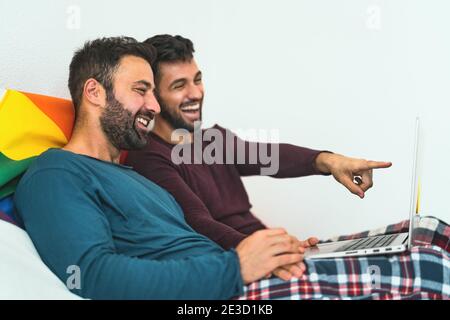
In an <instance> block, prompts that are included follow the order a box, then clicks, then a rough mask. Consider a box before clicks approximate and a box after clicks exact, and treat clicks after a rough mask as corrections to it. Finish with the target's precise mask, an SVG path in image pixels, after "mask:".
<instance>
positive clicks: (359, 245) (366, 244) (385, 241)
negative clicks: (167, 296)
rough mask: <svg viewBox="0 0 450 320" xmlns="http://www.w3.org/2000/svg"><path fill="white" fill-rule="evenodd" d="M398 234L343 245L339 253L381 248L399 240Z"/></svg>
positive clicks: (363, 239)
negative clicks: (396, 239)
mask: <svg viewBox="0 0 450 320" xmlns="http://www.w3.org/2000/svg"><path fill="white" fill-rule="evenodd" d="M397 236H398V234H391V235H385V236H378V237H370V238H362V239H359V240H357V241H354V242H350V243H349V244H346V245H343V246H342V247H340V248H339V249H338V251H347V250H361V249H367V248H379V247H385V246H388V245H390V244H391V243H392V242H394V240H395V238H397Z"/></svg>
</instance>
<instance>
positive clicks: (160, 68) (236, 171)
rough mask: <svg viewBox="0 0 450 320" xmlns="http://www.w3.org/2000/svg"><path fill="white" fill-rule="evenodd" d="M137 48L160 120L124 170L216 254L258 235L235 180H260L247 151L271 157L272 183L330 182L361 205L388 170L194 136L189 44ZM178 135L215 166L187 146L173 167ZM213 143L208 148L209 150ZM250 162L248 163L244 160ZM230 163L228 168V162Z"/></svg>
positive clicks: (198, 79)
mask: <svg viewBox="0 0 450 320" xmlns="http://www.w3.org/2000/svg"><path fill="white" fill-rule="evenodd" d="M145 42H146V43H148V44H151V45H153V46H154V47H155V48H156V51H157V58H156V59H155V61H154V63H153V64H152V69H153V72H154V75H155V85H156V90H155V95H156V97H157V99H158V102H159V104H160V106H161V113H160V114H159V115H157V116H156V117H155V124H154V128H153V131H152V132H151V133H150V134H149V137H148V143H147V145H146V147H145V148H143V149H141V150H133V151H130V152H129V153H128V156H127V159H126V164H127V165H130V166H132V167H133V168H134V169H135V170H136V171H137V172H139V173H140V174H142V175H143V176H145V177H147V178H148V179H150V180H152V181H153V182H155V183H157V184H158V185H160V186H161V187H163V188H165V189H166V190H167V191H169V192H170V193H171V194H172V195H173V196H174V198H175V199H176V201H177V202H178V203H179V205H180V206H181V208H182V209H183V212H184V215H185V218H186V221H187V222H188V223H189V224H190V225H191V226H192V227H193V229H195V230H196V231H197V232H199V233H201V234H203V235H205V236H207V237H209V238H210V239H212V240H213V241H215V242H216V243H218V244H219V245H221V246H222V247H223V248H225V249H229V248H235V247H237V246H238V244H239V243H240V242H241V241H242V240H243V239H244V238H246V237H247V236H248V235H250V234H252V233H253V232H255V231H257V230H261V229H265V228H266V226H265V225H264V224H263V223H262V222H261V221H260V220H259V219H258V218H257V217H255V216H254V215H253V214H252V213H251V212H250V208H251V204H250V202H249V198H248V195H247V192H246V190H245V188H244V185H243V183H242V180H241V177H242V176H251V175H261V174H262V173H263V172H264V169H267V161H265V162H264V161H263V159H261V155H260V152H256V153H255V152H253V154H252V152H251V151H255V150H262V149H263V150H267V151H268V154H270V155H271V158H274V157H273V156H275V159H272V160H275V161H276V169H277V170H275V171H273V172H270V173H268V174H267V173H266V175H270V176H272V177H274V178H290V177H302V176H308V175H333V176H334V178H335V179H336V180H337V181H338V182H340V183H341V184H343V185H344V186H345V187H346V188H347V189H349V191H350V192H352V193H354V194H356V195H358V196H359V197H361V198H363V197H364V192H365V191H367V190H368V189H369V188H370V187H372V169H375V168H387V167H390V166H391V163H389V162H376V161H367V160H362V159H353V158H348V157H345V156H342V155H338V154H333V153H330V152H323V151H317V150H312V149H307V148H303V147H298V146H294V145H291V144H283V143H281V144H265V143H254V142H248V141H243V140H241V139H240V138H239V137H237V136H236V135H235V134H233V133H232V132H231V131H229V130H227V129H225V128H222V127H220V126H218V125H216V126H214V127H213V128H211V129H206V130H202V131H200V128H199V126H200V121H201V118H202V104H203V96H204V88H203V83H202V73H201V71H200V70H199V68H198V67H197V64H196V62H195V59H194V58H193V52H194V48H193V44H192V42H191V41H190V40H188V39H186V38H183V37H181V36H170V35H158V36H154V37H152V38H149V39H147V40H146V41H145ZM175 130H177V131H175ZM180 131H181V132H186V133H187V134H185V135H182V136H181V139H182V142H183V144H182V145H183V146H189V145H194V144H195V143H197V144H199V143H200V144H201V148H198V149H197V151H198V150H200V153H201V154H204V153H206V152H205V150H206V149H208V148H210V149H211V147H212V148H215V149H216V152H215V157H214V158H215V159H216V160H217V159H219V161H216V162H215V163H211V161H196V156H198V152H197V155H196V151H195V149H196V148H195V146H194V147H193V148H190V149H189V148H183V159H185V161H181V162H177V161H174V157H175V156H176V155H179V154H180V152H179V149H178V150H176V149H175V148H178V146H179V144H178V142H180V140H179V138H180V135H177V137H176V138H175V139H174V137H175V133H176V132H180ZM208 131H213V134H209V135H210V136H214V137H217V134H219V135H221V136H222V137H221V138H220V139H210V140H212V142H211V141H208V139H201V140H200V141H199V140H196V138H195V136H196V135H197V134H199V133H200V135H202V134H203V135H205V134H207V132H208ZM203 140H205V141H203ZM219 141H220V142H223V143H219ZM214 143H215V144H216V145H212V144H214ZM238 146H242V147H243V148H245V153H243V155H244V156H245V159H239V155H240V154H239V151H240V150H242V149H239V147H238ZM264 148H265V149H264ZM186 150H187V151H186ZM241 155H242V154H241ZM252 156H256V158H254V159H251V157H252ZM175 158H176V157H175ZM186 159H187V160H188V161H186ZM230 159H232V161H231V162H230V161H228V160H230ZM197 160H198V158H197ZM200 160H202V159H200ZM203 160H204V159H203ZM220 160H222V161H220ZM252 160H253V161H252ZM254 160H256V161H254ZM272 164H273V163H271V165H272ZM266 172H269V171H268V170H266ZM263 174H264V173H263ZM355 177H357V178H358V179H359V180H356V181H357V183H355V182H354V181H355V180H354V179H355ZM317 241H318V240H317V239H316V238H310V239H308V240H306V241H300V242H299V244H301V245H303V246H305V247H306V246H309V245H314V244H316V243H317ZM304 270H305V266H304V264H303V263H301V264H299V265H291V266H285V267H284V268H280V269H278V270H277V271H275V272H274V274H275V275H277V276H278V277H280V278H282V279H284V280H289V279H290V278H291V277H292V276H297V277H298V276H301V274H302V273H303V271H304Z"/></svg>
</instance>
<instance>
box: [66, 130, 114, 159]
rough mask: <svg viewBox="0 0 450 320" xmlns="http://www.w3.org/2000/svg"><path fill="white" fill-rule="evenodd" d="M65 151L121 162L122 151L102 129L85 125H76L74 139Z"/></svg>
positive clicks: (71, 139)
mask: <svg viewBox="0 0 450 320" xmlns="http://www.w3.org/2000/svg"><path fill="white" fill-rule="evenodd" d="M63 149H64V150H67V151H71V152H73V153H77V154H82V155H86V156H89V157H93V158H97V159H99V160H103V161H107V162H112V163H119V160H120V150H118V149H117V148H116V147H114V146H113V145H112V144H111V143H110V142H109V141H108V139H107V138H106V136H105V134H104V133H103V131H101V128H92V127H90V126H89V125H85V124H84V125H83V126H77V125H75V128H74V130H73V133H72V137H71V138H70V141H69V143H68V144H67V145H66V146H65V147H64V148H63Z"/></svg>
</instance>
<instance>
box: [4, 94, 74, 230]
mask: <svg viewBox="0 0 450 320" xmlns="http://www.w3.org/2000/svg"><path fill="white" fill-rule="evenodd" d="M73 122H74V109H73V105H72V102H71V101H69V100H65V99H60V98H55V97H50V96H45V95H40V94H32V93H27V92H21V91H16V90H11V89H2V88H0V219H2V220H7V221H10V222H13V223H14V221H15V217H14V212H13V205H12V195H13V193H14V190H15V188H16V186H17V183H18V182H19V179H20V177H21V176H22V174H23V173H24V172H25V170H26V169H27V168H28V166H29V165H30V164H31V162H32V161H33V159H34V158H36V157H37V156H38V155H40V154H41V153H42V152H44V151H46V150H47V149H49V148H61V147H63V146H64V145H65V144H67V142H68V140H69V139H70V136H71V134H72V128H73Z"/></svg>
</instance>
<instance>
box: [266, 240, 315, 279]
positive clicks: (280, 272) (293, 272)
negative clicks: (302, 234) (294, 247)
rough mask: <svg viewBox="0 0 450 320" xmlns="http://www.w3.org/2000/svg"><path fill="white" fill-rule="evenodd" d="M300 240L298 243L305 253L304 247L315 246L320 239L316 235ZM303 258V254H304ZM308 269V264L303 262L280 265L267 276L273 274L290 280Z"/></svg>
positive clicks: (298, 276)
mask: <svg viewBox="0 0 450 320" xmlns="http://www.w3.org/2000/svg"><path fill="white" fill-rule="evenodd" d="M297 241H298V245H299V246H300V247H301V248H302V249H300V251H301V252H302V253H304V252H305V251H304V248H308V247H313V246H315V245H316V244H317V243H319V239H317V238H315V237H311V238H308V239H306V240H305V241H300V240H297ZM302 260H303V256H302ZM305 271H306V265H305V264H304V263H303V262H299V263H293V264H289V265H285V266H281V267H278V268H277V269H275V270H274V271H273V272H272V273H271V274H268V275H267V277H270V276H271V275H272V274H273V275H275V276H277V277H278V278H280V279H281V280H285V281H289V280H291V278H293V277H296V278H300V277H301V276H302V275H303V273H304V272H305Z"/></svg>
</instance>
